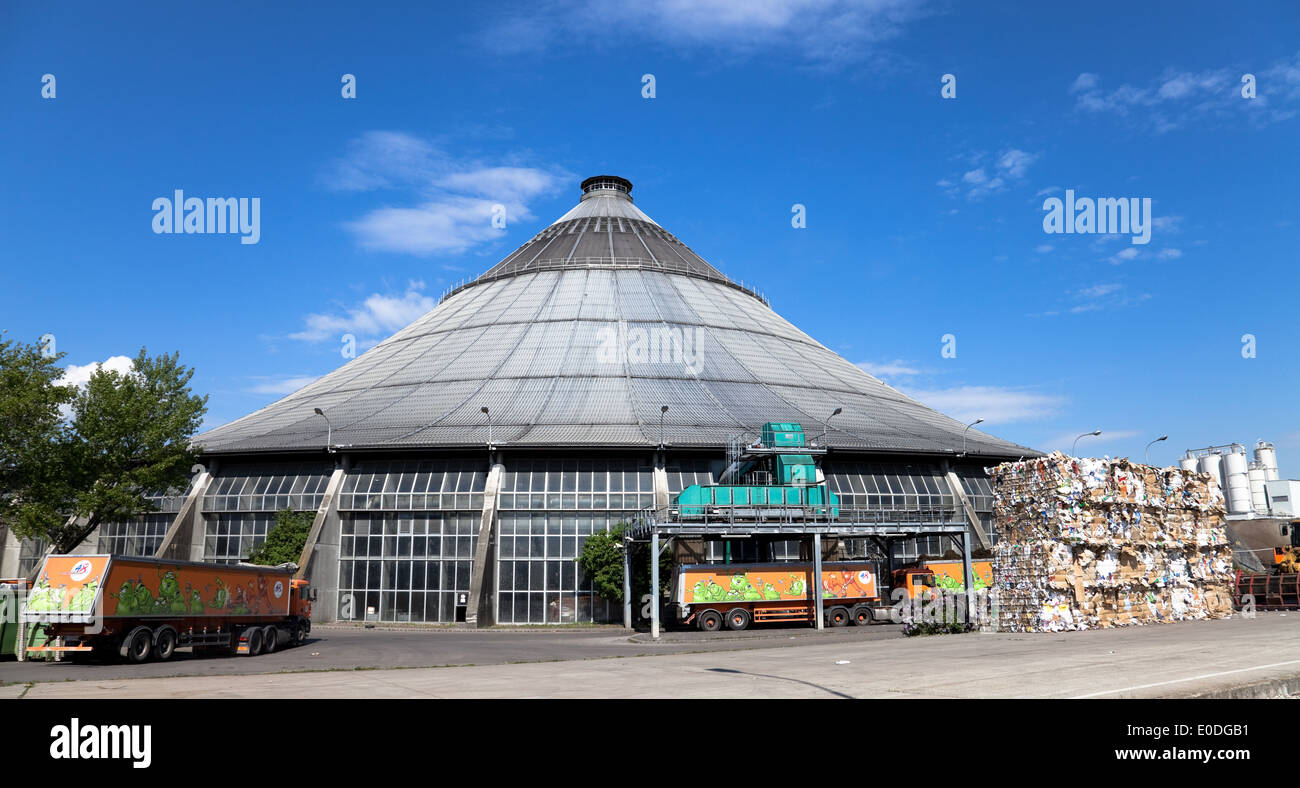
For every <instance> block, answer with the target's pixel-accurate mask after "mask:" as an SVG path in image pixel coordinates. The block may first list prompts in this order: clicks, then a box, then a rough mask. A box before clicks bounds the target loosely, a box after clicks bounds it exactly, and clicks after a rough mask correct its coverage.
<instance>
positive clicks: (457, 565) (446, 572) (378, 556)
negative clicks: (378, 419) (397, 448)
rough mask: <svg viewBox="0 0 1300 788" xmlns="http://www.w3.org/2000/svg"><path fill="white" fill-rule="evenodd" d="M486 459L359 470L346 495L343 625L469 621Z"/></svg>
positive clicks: (342, 500) (384, 464)
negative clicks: (466, 618) (348, 622)
mask: <svg viewBox="0 0 1300 788" xmlns="http://www.w3.org/2000/svg"><path fill="white" fill-rule="evenodd" d="M487 476H488V464H487V461H486V459H483V460H471V459H448V460H411V461H401V460H396V461H375V462H363V463H359V464H357V465H356V466H355V467H354V468H353V469H352V470H351V472H350V473H349V474H348V476H347V477H346V478H345V479H344V481H343V487H342V490H341V492H340V494H339V513H340V520H341V523H340V526H341V540H340V544H339V612H338V615H339V618H340V619H341V620H345V621H346V620H357V621H361V620H371V621H399V622H404V621H425V622H441V623H451V622H454V621H457V620H463V619H464V615H465V608H464V607H463V605H462V604H460V600H461V598H462V597H465V598H467V597H468V594H469V590H470V574H471V572H472V570H473V565H474V550H475V549H476V547H477V545H478V530H479V524H480V520H481V519H482V516H483V490H484V488H485V487H486V486H487Z"/></svg>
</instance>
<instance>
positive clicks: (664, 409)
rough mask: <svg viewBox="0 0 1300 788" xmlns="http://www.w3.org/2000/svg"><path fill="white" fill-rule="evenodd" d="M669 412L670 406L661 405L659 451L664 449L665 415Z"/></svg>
mask: <svg viewBox="0 0 1300 788" xmlns="http://www.w3.org/2000/svg"><path fill="white" fill-rule="evenodd" d="M667 414H668V406H667V405H661V406H660V407H659V451H663V450H664V416H666V415H667Z"/></svg>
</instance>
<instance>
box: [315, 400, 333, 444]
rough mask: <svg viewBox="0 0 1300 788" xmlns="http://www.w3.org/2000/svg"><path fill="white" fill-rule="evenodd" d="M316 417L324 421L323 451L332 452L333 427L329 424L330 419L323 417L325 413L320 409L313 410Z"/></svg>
mask: <svg viewBox="0 0 1300 788" xmlns="http://www.w3.org/2000/svg"><path fill="white" fill-rule="evenodd" d="M312 410H314V411H316V415H317V416H320V417H321V418H322V419H325V451H334V446H333V445H334V425H333V424H330V417H329V416H326V415H325V411H323V410H321V409H320V408H313V409H312Z"/></svg>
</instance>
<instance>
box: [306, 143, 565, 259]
mask: <svg viewBox="0 0 1300 788" xmlns="http://www.w3.org/2000/svg"><path fill="white" fill-rule="evenodd" d="M566 179H569V178H568V176H567V174H565V173H561V172H558V171H551V170H546V169H541V168H538V167H527V166H518V165H514V164H482V163H479V162H477V161H471V160H458V159H455V158H453V157H451V156H449V155H448V154H446V153H445V152H443V151H441V150H439V149H438V148H436V147H435V146H434V145H433V144H432V143H430V142H428V141H426V140H423V139H421V138H419V137H415V136H413V135H410V134H405V133H403V132H395V131H371V132H367V133H365V134H363V135H361V136H360V137H358V138H357V139H355V140H353V141H352V142H351V143H350V144H349V146H348V153H347V154H346V155H345V156H343V157H342V158H340V159H339V160H337V161H335V162H333V163H332V164H331V166H330V168H329V169H328V171H327V172H326V173H325V175H324V176H322V181H323V182H324V184H325V186H326V187H327V188H330V189H334V190H337V191H352V192H368V191H375V190H379V189H385V190H397V191H400V192H403V193H405V194H406V195H408V196H407V198H406V200H407V201H408V203H409V204H407V205H389V206H385V207H382V208H375V209H372V210H370V211H369V212H367V213H365V214H364V215H362V216H361V217H360V218H359V219H356V220H353V221H349V222H345V223H344V227H345V228H347V229H348V230H349V231H350V232H352V233H353V234H354V235H355V236H356V238H357V242H358V243H359V244H360V245H361V246H362V247H364V248H366V249H372V250H376V251H386V252H398V253H403V254H415V255H431V254H456V253H460V252H464V251H465V250H467V249H469V248H471V247H474V246H477V245H479V244H483V243H487V242H490V241H494V240H497V239H498V238H501V237H503V236H504V235H505V230H504V229H503V228H498V227H495V226H493V219H494V218H495V216H496V215H497V211H499V210H500V209H498V208H497V206H501V208H504V210H505V215H504V219H505V223H506V225H507V226H508V225H509V224H510V223H511V222H514V221H529V220H532V219H533V218H534V216H533V214H532V212H531V210H530V209H529V207H528V206H529V203H531V202H532V201H533V200H534V199H535V198H536V197H538V196H541V195H545V194H548V193H551V192H554V191H555V190H557V189H558V188H559V187H560V186H561V184H562V183H564V182H565V181H566Z"/></svg>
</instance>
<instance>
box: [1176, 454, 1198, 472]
mask: <svg viewBox="0 0 1300 788" xmlns="http://www.w3.org/2000/svg"><path fill="white" fill-rule="evenodd" d="M1178 467H1179V468H1182V469H1183V470H1185V471H1191V472H1195V471H1196V457H1194V456H1193V455H1192V453H1191V452H1190V451H1189V452H1187V454H1186V455H1185V456H1184V457H1183V458H1182V459H1181V460H1179V461H1178Z"/></svg>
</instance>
